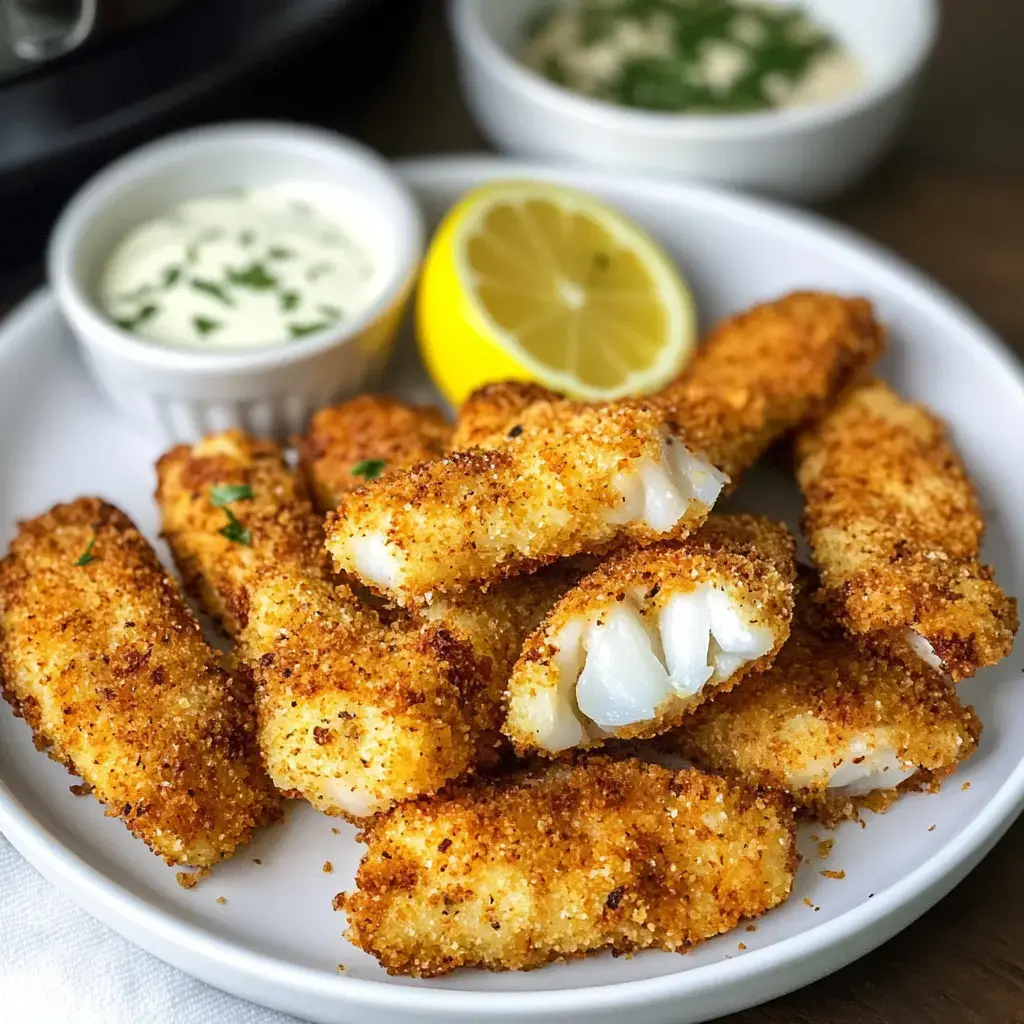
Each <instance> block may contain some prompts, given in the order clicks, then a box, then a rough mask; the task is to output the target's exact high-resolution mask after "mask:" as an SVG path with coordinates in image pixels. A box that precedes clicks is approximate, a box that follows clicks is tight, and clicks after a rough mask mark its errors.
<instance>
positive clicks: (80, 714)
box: [0, 498, 281, 867]
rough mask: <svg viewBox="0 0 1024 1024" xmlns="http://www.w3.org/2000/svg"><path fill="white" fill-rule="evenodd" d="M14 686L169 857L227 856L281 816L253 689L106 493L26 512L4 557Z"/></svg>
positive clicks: (113, 802) (67, 756)
mask: <svg viewBox="0 0 1024 1024" xmlns="http://www.w3.org/2000/svg"><path fill="white" fill-rule="evenodd" d="M0 685H2V689H3V695H4V697H6V698H7V700H8V702H9V703H10V704H11V706H12V707H13V708H14V710H15V713H17V714H19V715H21V716H23V717H24V718H25V720H26V721H27V722H28V723H29V725H30V726H31V727H32V731H33V733H34V734H35V741H36V746H37V747H38V748H39V749H40V750H47V751H48V752H49V754H50V756H51V757H52V758H53V759H54V760H56V761H60V762H61V763H63V764H65V765H66V766H67V768H68V770H69V771H70V772H72V773H73V774H75V775H78V776H79V777H81V778H82V780H83V781H84V782H85V783H86V784H87V785H88V786H89V787H90V788H91V789H92V792H93V793H94V795H95V796H96V797H97V798H98V799H99V800H100V801H101V802H102V803H103V804H104V805H105V806H106V808H107V814H109V815H111V816H112V817H120V818H121V820H122V821H123V822H124V823H125V825H127V826H128V828H129V829H130V830H131V832H132V833H133V834H134V835H136V836H137V837H138V838H139V839H142V840H143V841H144V842H145V843H146V844H147V845H148V846H149V847H150V849H152V850H153V852H154V853H156V854H157V855H158V856H160V857H163V859H164V860H165V861H166V862H167V863H168V864H185V865H193V866H197V867H205V866H208V865H211V864H215V863H216V862H217V861H220V860H223V859H224V858H226V857H230V856H231V855H232V853H234V851H235V849H236V848H237V847H238V846H240V845H242V844H243V843H246V842H248V841H249V838H250V837H251V835H252V832H253V829H255V828H256V826H257V825H260V824H262V823H264V822H268V821H272V820H275V819H276V818H278V817H279V816H280V813H281V809H280V805H279V802H278V799H279V798H278V796H277V794H276V793H275V792H274V788H273V786H272V785H271V784H270V780H269V779H268V778H267V775H266V773H265V772H264V770H263V767H262V765H261V764H260V759H259V751H258V749H257V745H256V722H255V716H254V715H253V713H252V695H251V692H249V691H247V689H246V687H245V686H244V685H243V683H242V682H241V681H240V680H237V679H233V678H232V677H231V676H229V675H228V674H227V673H226V672H225V671H224V670H223V669H222V668H221V667H220V663H219V660H218V656H217V654H216V653H215V652H214V651H213V650H212V649H211V648H210V647H209V646H208V645H207V643H206V641H205V640H204V639H203V635H202V631H201V630H200V627H199V623H198V622H197V621H196V619H195V616H194V615H193V614H192V612H191V611H190V610H189V608H188V605H187V604H186V603H185V599H184V597H183V596H182V594H181V591H180V590H179V588H178V586H177V584H176V583H175V582H174V581H173V580H172V579H171V578H170V577H169V576H168V575H167V573H166V572H165V571H164V569H163V567H162V566H161V565H160V563H159V562H158V561H157V557H156V555H155V553H154V552H153V549H152V548H151V547H150V546H149V544H148V543H147V542H146V540H145V539H144V538H143V537H142V535H141V534H140V533H139V532H138V530H136V529H135V527H134V526H133V524H132V523H131V521H130V520H129V519H128V517H127V516H126V515H125V514H124V513H123V512H121V511H119V510H118V509H116V508H114V507H113V506H112V505H108V504H107V503H106V502H104V501H101V500H100V499H99V498H79V499H78V500H77V501H75V502H72V503H71V504H68V505H57V506H56V507H55V508H53V509H51V510H50V511H49V512H47V513H45V514H44V515H41V516H39V517H37V518H36V519H32V520H30V521H28V522H25V523H22V524H21V527H20V529H19V532H18V536H17V538H16V539H15V541H14V543H13V544H12V546H11V551H10V554H9V555H8V556H7V557H6V558H5V559H4V560H3V561H2V562H0Z"/></svg>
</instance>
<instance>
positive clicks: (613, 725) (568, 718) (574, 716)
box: [516, 583, 776, 751]
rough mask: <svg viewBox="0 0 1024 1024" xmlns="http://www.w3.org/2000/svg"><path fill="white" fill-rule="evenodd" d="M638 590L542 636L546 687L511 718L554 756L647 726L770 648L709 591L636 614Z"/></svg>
mask: <svg viewBox="0 0 1024 1024" xmlns="http://www.w3.org/2000/svg"><path fill="white" fill-rule="evenodd" d="M642 600H643V594H642V591H639V590H638V591H636V592H635V593H634V594H632V595H629V596H627V598H626V600H624V601H619V602H615V603H613V604H609V605H606V606H603V607H602V608H600V609H595V610H594V611H592V612H590V613H589V614H588V615H586V616H582V615H581V616H578V617H577V618H575V619H573V620H571V621H569V622H568V623H566V624H565V625H564V626H562V628H561V629H560V630H559V631H558V633H557V634H556V635H555V636H554V637H553V638H552V644H553V646H554V647H556V648H557V654H556V655H555V656H554V658H553V666H552V667H553V669H554V672H555V677H556V682H555V685H553V686H547V687H537V688H533V689H531V691H530V692H529V694H528V695H522V696H517V698H516V699H517V700H522V701H526V702H529V707H528V708H525V709H523V710H524V711H525V714H523V715H521V716H517V717H520V720H522V721H524V722H529V723H530V728H531V730H532V731H533V733H534V737H535V742H536V744H537V746H538V747H539V748H541V749H543V750H549V751H558V750H566V749H568V748H569V747H573V746H576V745H579V744H581V743H583V742H584V741H586V740H587V739H595V738H598V737H600V736H605V735H608V734H610V733H611V734H613V733H614V732H615V730H616V729H619V728H621V727H623V726H628V725H634V724H637V723H641V722H649V721H654V720H656V719H657V718H659V717H660V716H661V715H662V714H664V713H665V711H666V709H667V708H669V707H670V706H671V704H672V703H673V701H675V700H679V699H685V698H692V697H693V696H695V695H696V694H698V693H700V691H701V690H702V689H703V688H704V687H705V686H706V685H708V684H709V683H711V684H717V683H721V682H724V681H725V680H727V679H728V678H730V677H731V676H732V675H733V674H734V673H735V672H736V671H737V670H738V669H740V668H741V667H742V666H744V665H746V664H747V662H749V661H753V660H754V659H756V658H760V657H763V656H764V655H765V654H767V653H768V652H769V651H770V650H771V649H772V647H773V646H774V645H775V640H776V637H775V634H774V632H773V631H772V630H771V629H770V628H768V627H767V626H762V625H759V624H757V619H758V616H757V614H756V612H755V611H754V609H753V608H752V607H750V606H749V605H747V604H746V603H745V602H743V601H742V600H740V599H738V598H737V597H736V596H734V595H733V594H731V593H729V592H727V591H725V590H722V589H719V588H717V587H715V586H713V585H712V584H710V583H702V584H700V585H699V586H698V587H696V588H695V589H694V590H692V591H688V592H686V593H678V594H673V595H671V596H670V597H669V598H668V600H667V601H666V602H665V603H664V604H663V605H662V607H661V608H660V609H659V610H658V611H657V612H655V611H654V610H652V611H651V612H649V613H648V614H646V615H642V614H641V612H640V608H641V602H642Z"/></svg>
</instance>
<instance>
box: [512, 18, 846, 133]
mask: <svg viewBox="0 0 1024 1024" xmlns="http://www.w3.org/2000/svg"><path fill="white" fill-rule="evenodd" d="M525 34H526V40H525V43H524V46H523V49H522V52H521V58H522V60H523V61H524V63H525V64H527V65H528V66H529V67H531V68H533V69H534V70H535V71H538V72H539V73H540V74H542V75H544V77H546V78H548V79H549V80H550V81H552V82H554V83H556V84H558V85H562V86H565V87H566V88H568V89H571V90H573V91H574V92H578V93H581V94H583V95H585V96H590V97H593V98H594V99H601V100H605V101H607V102H611V103H616V104H619V105H621V106H628V107H638V108H641V109H645V110H653V111H660V112H665V113H681V114H682V113H685V114H728V113H751V112H755V111H762V110H770V109H774V108H778V107H792V106H802V105H805V104H809V103H818V102H822V101H825V100H830V99H833V98H835V97H837V96H841V95H844V94H846V93H849V92H852V91H854V90H855V89H857V88H859V87H860V85H861V84H862V81H863V73H862V69H861V66H860V63H859V61H858V60H857V58H856V57H855V56H854V55H853V54H852V53H850V52H849V50H846V49H845V48H843V47H842V46H841V45H839V43H838V42H837V41H836V40H835V39H834V38H833V37H832V36H831V35H830V34H829V33H828V32H827V31H826V30H825V29H824V28H822V27H821V26H820V25H818V24H817V23H816V22H815V21H813V20H812V19H811V18H810V17H809V16H808V15H807V14H806V13H805V12H804V11H802V10H801V9H800V8H799V7H796V6H789V5H775V4H764V3H757V2H753V0H570V2H568V3H563V4H561V5H558V6H554V7H550V8H545V9H542V10H541V11H540V12H539V13H538V14H537V15H535V16H534V18H533V19H531V21H530V22H529V23H528V24H527V26H526V32H525Z"/></svg>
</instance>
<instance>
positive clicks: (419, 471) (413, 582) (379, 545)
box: [327, 401, 723, 604]
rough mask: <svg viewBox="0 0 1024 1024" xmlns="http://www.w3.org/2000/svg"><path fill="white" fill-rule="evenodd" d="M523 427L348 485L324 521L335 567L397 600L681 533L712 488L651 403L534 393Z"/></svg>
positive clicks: (696, 519) (714, 479)
mask: <svg viewBox="0 0 1024 1024" xmlns="http://www.w3.org/2000/svg"><path fill="white" fill-rule="evenodd" d="M521 428H522V429H521V430H520V431H518V432H511V433H514V434H515V436H510V437H508V438H507V440H506V441H505V443H504V444H503V445H502V446H501V447H500V448H499V449H494V450H484V449H480V448H475V449H471V450H469V451H464V452H456V453H454V454H452V455H449V456H447V457H446V458H444V459H441V460H440V461H438V462H433V463H429V464H427V465H421V466H418V467H416V468H415V469H412V470H409V471H408V472H406V473H399V474H396V475H395V476H392V477H390V478H388V479H385V480H376V481H374V482H373V483H371V484H368V485H367V486H366V487H364V488H362V489H360V490H358V491H354V492H353V493H351V494H349V495H347V496H346V498H345V500H344V501H342V503H341V505H340V506H339V508H338V511H337V513H336V514H332V515H329V516H328V521H327V533H328V536H327V547H328V550H329V551H330V553H331V555H332V556H333V558H334V562H335V566H336V568H337V569H338V570H339V571H342V572H345V573H348V574H351V575H354V576H355V577H356V578H358V579H359V580H360V582H362V583H363V584H365V585H366V586H368V587H370V588H371V589H372V590H375V591H376V592H378V593H381V594H383V595H385V596H388V597H390V598H391V599H392V600H394V601H395V602H396V603H398V604H410V603H413V604H414V603H417V602H420V601H429V600H430V599H431V598H432V597H433V596H434V595H435V594H438V593H448V592H457V591H459V590H463V589H465V588H467V587H469V586H472V585H474V584H484V585H487V584H490V583H492V582H493V581H495V580H497V579H500V578H502V577H505V576H514V575H518V574H521V573H523V572H528V571H531V570H533V569H536V568H537V567H539V566H542V565H545V564H548V563H550V562H554V561H556V560H557V559H559V558H562V557H571V556H574V555H577V554H581V553H591V554H600V553H602V552H605V551H608V550H610V549H612V548H613V547H615V546H617V545H619V544H622V543H623V542H625V541H629V540H632V541H635V542H640V543H652V542H653V541H655V540H661V539H666V538H671V537H683V536H686V534H688V533H689V532H691V531H692V530H694V529H696V528H697V527H698V526H700V524H701V523H702V522H703V521H704V519H705V518H706V517H707V513H708V511H709V510H710V508H711V505H712V504H714V501H715V499H716V498H717V496H718V493H719V492H720V490H721V487H722V484H723V480H722V477H721V476H720V475H719V474H718V473H717V472H716V471H715V470H714V469H713V468H712V467H711V466H709V465H708V464H707V463H706V462H704V461H703V460H702V459H701V458H699V457H697V456H695V455H694V454H693V453H692V452H690V451H689V450H688V449H687V448H686V446H685V445H683V444H682V443H680V442H679V441H678V440H677V439H676V438H674V437H673V436H672V434H671V433H670V432H669V431H668V429H667V428H666V425H665V420H664V415H663V412H662V410H660V409H659V408H657V407H656V406H652V405H644V404H642V403H636V404H628V403H611V404H606V405H593V406H587V405H580V404H577V403H572V402H562V401H558V402H538V403H534V404H533V405H531V406H529V407H528V408H527V409H525V410H524V411H523V413H522V424H521Z"/></svg>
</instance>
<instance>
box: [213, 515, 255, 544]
mask: <svg viewBox="0 0 1024 1024" xmlns="http://www.w3.org/2000/svg"><path fill="white" fill-rule="evenodd" d="M224 514H225V515H226V516H227V517H228V525H227V526H222V527H221V528H220V529H219V530H218V531H217V532H218V533H219V534H220V535H221V536H222V537H227V539H228V540H229V541H231V542H232V543H234V544H241V545H243V546H244V547H247V548H251V547H252V534H251V533H250V532H249V528H248V527H247V526H246V525H245V524H244V523H241V522H239V521H238V519H237V518H236V516H235V514H234V512H232V511H231V509H229V508H226V507H225V509H224Z"/></svg>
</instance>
